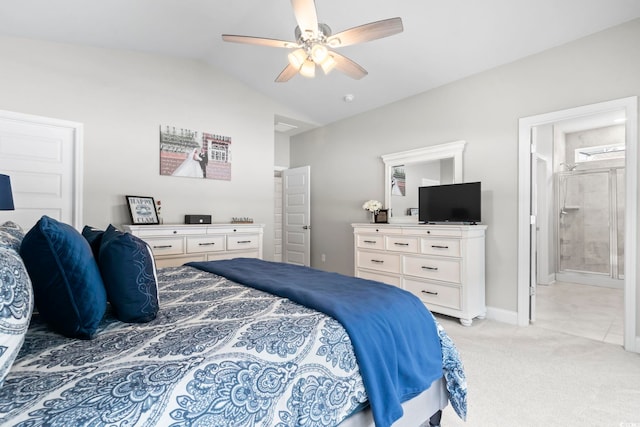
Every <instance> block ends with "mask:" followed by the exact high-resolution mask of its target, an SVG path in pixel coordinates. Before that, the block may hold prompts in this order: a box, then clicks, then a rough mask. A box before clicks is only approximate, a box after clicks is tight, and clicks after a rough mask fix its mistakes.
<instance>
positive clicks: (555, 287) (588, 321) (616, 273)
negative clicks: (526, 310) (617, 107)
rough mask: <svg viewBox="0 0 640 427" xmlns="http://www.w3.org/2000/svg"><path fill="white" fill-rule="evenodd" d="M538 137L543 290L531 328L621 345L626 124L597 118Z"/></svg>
mask: <svg viewBox="0 0 640 427" xmlns="http://www.w3.org/2000/svg"><path fill="white" fill-rule="evenodd" d="M536 132H537V136H538V137H537V142H538V152H539V153H540V155H539V156H538V160H537V162H538V164H537V171H538V173H537V180H536V182H537V187H538V197H537V200H538V214H539V215H540V217H541V220H540V221H539V224H538V247H539V251H538V259H537V277H538V284H539V285H542V286H538V291H537V296H538V298H537V299H538V306H537V313H536V314H537V316H536V324H537V325H539V326H542V327H547V328H551V329H556V330H561V331H563V332H567V333H570V334H574V335H580V336H587V337H588V338H592V339H597V340H599V341H605V342H611V343H615V344H621V343H622V340H623V325H624V321H623V312H624V295H623V293H624V292H623V289H624V236H625V230H624V215H625V198H624V195H625V185H624V184H625V124H624V117H621V116H620V115H619V113H618V112H612V113H608V114H600V115H597V116H590V117H583V118H579V119H572V120H567V121H564V122H557V123H554V124H553V125H549V126H544V127H539V128H537V129H536ZM545 285H546V286H545Z"/></svg>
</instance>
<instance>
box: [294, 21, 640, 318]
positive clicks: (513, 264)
mask: <svg viewBox="0 0 640 427" xmlns="http://www.w3.org/2000/svg"><path fill="white" fill-rule="evenodd" d="M638 40H640V20H634V21H631V22H629V23H627V24H624V25H621V26H618V27H614V28H612V29H609V30H606V31H603V32H601V33H598V34H595V35H592V36H589V37H586V38H583V39H580V40H577V41H575V42H572V43H569V44H567V45H564V46H560V47H558V48H555V49H551V50H548V51H545V52H542V53H540V54H537V55H533V56H531V57H528V58H525V59H523V60H520V61H517V62H514V63H511V64H508V65H505V66H502V67H499V68H496V69H493V70H489V71H486V72H483V73H480V74H477V75H475V76H472V77H469V78H466V79H463V80H460V81H458V82H455V83H452V84H449V85H446V86H443V87H440V88H437V89H434V90H431V91H429V92H426V93H423V94H420V95H417V96H414V97H411V98H408V99H405V100H402V101H399V102H397V103H394V104H390V105H387V106H385V107H382V108H380V109H377V110H374V111H370V112H368V113H364V114H361V115H359V116H355V117H353V118H350V119H346V120H343V121H340V122H337V123H334V124H332V125H329V126H325V127H323V128H322V129H319V130H314V131H310V132H307V133H305V134H302V135H298V136H295V137H292V141H291V165H292V167H295V166H297V165H306V164H309V165H311V169H312V170H313V174H314V179H313V180H312V187H311V193H312V197H313V201H314V203H313V206H312V237H311V239H312V240H311V242H312V248H311V253H312V265H313V266H322V268H324V269H327V270H331V271H337V272H340V273H344V274H353V234H352V229H351V226H350V224H351V223H352V222H359V221H366V220H367V216H366V213H365V212H364V211H363V210H362V209H361V205H362V203H363V201H365V200H367V199H378V200H382V199H383V196H384V190H383V178H384V168H383V163H382V160H381V159H380V155H382V154H387V153H390V152H394V151H404V150H409V149H414V148H419V147H423V146H429V145H435V144H441V143H444V142H450V141H457V140H465V141H467V146H466V148H465V153H464V180H465V181H482V188H483V193H482V217H483V223H485V224H487V225H488V230H487V237H486V254H487V258H486V267H487V271H486V286H487V304H488V305H489V306H490V307H492V308H495V309H498V310H504V311H506V312H511V313H515V312H516V310H517V249H518V247H517V234H518V228H517V226H518V224H517V212H518V206H517V200H518V198H517V197H518V190H517V188H518V170H517V163H518V119H519V118H521V117H527V116H533V115H536V114H542V113H546V112H551V111H558V110H562V109H566V108H572V107H576V106H581V105H586V104H591V103H596V102H601V101H606V100H611V99H617V98H623V97H627V96H632V95H638V94H640V78H639V77H638V76H640V43H638ZM399 130H400V131H399ZM389 141H393V145H389ZM321 253H326V254H327V258H326V263H324V264H321V263H320V260H319V259H318V257H319V254H321ZM639 295H640V293H639ZM639 298H640V297H639Z"/></svg>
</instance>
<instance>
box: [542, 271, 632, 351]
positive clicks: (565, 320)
mask: <svg viewBox="0 0 640 427" xmlns="http://www.w3.org/2000/svg"><path fill="white" fill-rule="evenodd" d="M623 317H624V291H623V290H622V289H613V288H605V287H600V286H589V285H581V284H576V283H567V282H556V283H554V284H552V285H538V287H537V298H536V322H535V326H539V327H541V328H544V329H549V330H553V331H559V332H565V333H567V334H570V335H576V336H580V337H585V338H590V339H593V340H597V341H603V342H606V343H610V344H618V345H622V344H623V325H624V321H623Z"/></svg>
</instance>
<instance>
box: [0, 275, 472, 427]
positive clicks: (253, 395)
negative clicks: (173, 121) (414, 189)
mask: <svg viewBox="0 0 640 427" xmlns="http://www.w3.org/2000/svg"><path fill="white" fill-rule="evenodd" d="M158 282H159V294H160V304H161V309H160V312H159V313H158V317H157V318H156V319H155V320H153V321H152V322H149V323H146V324H125V323H122V322H119V321H118V320H116V319H115V318H114V317H113V316H112V315H111V314H110V313H109V312H108V313H107V315H106V316H105V318H104V319H103V321H102V324H101V325H100V328H99V331H98V333H97V334H96V338H95V339H93V340H91V341H87V340H73V339H68V338H65V337H63V336H60V335H57V334H55V333H52V332H51V331H50V330H49V329H48V328H47V327H46V326H45V324H44V323H43V321H42V320H41V319H40V317H39V316H38V315H37V314H34V316H33V318H32V321H31V326H30V329H29V333H28V334H27V336H26V339H25V343H24V345H23V347H22V349H21V351H20V354H19V355H18V357H17V359H16V361H15V362H14V364H13V367H12V369H11V371H10V373H9V374H8V376H7V377H6V378H5V381H4V384H3V386H2V388H0V425H11V426H21V427H22V426H24V427H26V426H47V427H48V426H65V427H66V426H72V425H73V426H148V427H151V426H160V425H162V426H175V427H182V426H185V427H186V426H203V425H209V426H229V427H231V426H234V427H235V426H275V427H288V426H297V425H308V426H335V425H337V424H338V423H340V422H341V421H342V420H343V419H345V418H346V417H347V416H348V415H349V414H351V413H352V412H354V411H355V410H358V409H360V408H362V406H363V404H364V403H365V402H366V401H367V393H366V390H365V387H364V383H363V380H362V377H361V375H360V371H359V366H358V363H357V361H356V357H355V354H354V350H353V347H352V345H351V341H350V339H349V336H348V334H347V332H346V331H345V329H344V328H343V327H342V325H341V324H340V323H339V322H337V321H336V320H334V319H333V318H331V317H329V316H327V315H325V314H322V313H320V312H318V311H315V310H312V309H309V308H306V307H304V306H301V305H299V304H296V303H294V302H292V301H290V300H288V299H284V298H280V297H277V296H275V295H272V294H269V293H266V292H263V291H259V290H256V289H252V288H250V287H247V286H244V285H241V284H238V283H235V282H233V281H231V280H228V279H226V278H224V277H221V276H217V275H214V274H211V273H207V272H204V271H199V270H196V269H194V268H191V267H186V266H185V267H174V268H165V269H161V270H159V272H158ZM438 334H439V336H440V340H441V343H442V356H443V368H444V376H445V378H446V380H447V388H448V390H449V393H450V399H451V403H452V406H453V407H454V409H456V411H458V414H459V415H460V416H461V417H464V416H465V415H466V385H465V381H464V372H463V370H462V365H461V363H460V360H459V357H458V354H457V351H456V350H455V347H454V346H453V343H451V341H450V340H449V338H448V337H447V335H446V333H445V332H444V330H442V328H441V327H439V325H438Z"/></svg>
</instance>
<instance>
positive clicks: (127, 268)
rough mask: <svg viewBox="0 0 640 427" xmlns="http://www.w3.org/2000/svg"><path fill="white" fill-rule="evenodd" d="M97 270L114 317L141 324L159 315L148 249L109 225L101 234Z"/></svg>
mask: <svg viewBox="0 0 640 427" xmlns="http://www.w3.org/2000/svg"><path fill="white" fill-rule="evenodd" d="M98 264H99V265H100V273H102V279H103V280H104V284H105V287H106V289H107V297H108V299H109V302H111V306H112V307H113V311H114V314H115V316H116V318H118V319H119V320H121V321H123V322H129V323H144V322H149V321H151V320H153V319H155V318H156V314H158V309H159V305H158V285H157V282H158V281H157V278H156V267H155V263H154V260H153V255H152V253H151V248H150V247H149V245H147V244H146V243H145V242H144V241H143V240H141V239H140V238H138V237H136V236H134V235H132V234H130V233H123V232H121V231H119V230H117V229H116V228H115V227H114V226H113V225H109V227H108V228H107V230H106V231H105V232H104V235H103V236H102V243H101V244H100V257H99V259H98Z"/></svg>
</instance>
